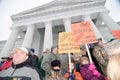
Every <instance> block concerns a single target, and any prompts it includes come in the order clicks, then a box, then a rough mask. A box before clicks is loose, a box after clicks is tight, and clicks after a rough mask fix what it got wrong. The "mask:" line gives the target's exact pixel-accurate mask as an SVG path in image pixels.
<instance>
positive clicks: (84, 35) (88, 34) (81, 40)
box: [71, 21, 98, 45]
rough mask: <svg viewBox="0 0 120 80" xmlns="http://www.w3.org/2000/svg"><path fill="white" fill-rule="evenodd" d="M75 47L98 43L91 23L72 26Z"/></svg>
mask: <svg viewBox="0 0 120 80" xmlns="http://www.w3.org/2000/svg"><path fill="white" fill-rule="evenodd" d="M71 32H72V37H73V39H74V40H73V41H74V45H80V44H90V43H95V42H97V41H98V40H97V38H96V36H95V33H94V30H93V28H92V26H91V23H90V22H89V21H86V22H80V23H74V24H71Z"/></svg>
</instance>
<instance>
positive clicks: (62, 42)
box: [58, 32, 80, 54]
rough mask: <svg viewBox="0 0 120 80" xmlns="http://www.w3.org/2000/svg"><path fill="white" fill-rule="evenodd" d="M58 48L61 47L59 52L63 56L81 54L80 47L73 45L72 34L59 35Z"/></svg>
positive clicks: (63, 33)
mask: <svg viewBox="0 0 120 80" xmlns="http://www.w3.org/2000/svg"><path fill="white" fill-rule="evenodd" d="M58 47H59V49H58V52H59V53H61V54H62V53H79V52H80V47H79V45H74V44H73V38H72V35H71V33H70V32H62V33H59V41H58Z"/></svg>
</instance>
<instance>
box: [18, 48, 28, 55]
mask: <svg viewBox="0 0 120 80" xmlns="http://www.w3.org/2000/svg"><path fill="white" fill-rule="evenodd" d="M17 49H20V50H21V51H23V52H25V53H26V54H29V52H28V49H27V48H24V47H17Z"/></svg>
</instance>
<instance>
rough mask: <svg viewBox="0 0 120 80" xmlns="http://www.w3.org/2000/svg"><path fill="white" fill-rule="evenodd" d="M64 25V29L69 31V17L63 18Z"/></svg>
mask: <svg viewBox="0 0 120 80" xmlns="http://www.w3.org/2000/svg"><path fill="white" fill-rule="evenodd" d="M63 21H64V26H65V31H66V32H70V31H71V26H70V25H71V19H70V18H65V19H64V20H63Z"/></svg>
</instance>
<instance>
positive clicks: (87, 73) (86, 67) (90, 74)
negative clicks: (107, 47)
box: [80, 56, 104, 80]
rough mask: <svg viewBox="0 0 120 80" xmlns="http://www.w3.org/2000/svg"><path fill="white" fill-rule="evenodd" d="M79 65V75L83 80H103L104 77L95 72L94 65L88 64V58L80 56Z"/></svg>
mask: <svg viewBox="0 0 120 80" xmlns="http://www.w3.org/2000/svg"><path fill="white" fill-rule="evenodd" d="M80 63H81V67H80V73H81V75H82V77H83V80H104V77H103V76H102V75H101V74H100V73H99V72H98V71H97V69H96V67H95V65H94V63H92V64H90V63H89V59H88V57H86V56H82V57H81V60H80Z"/></svg>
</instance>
